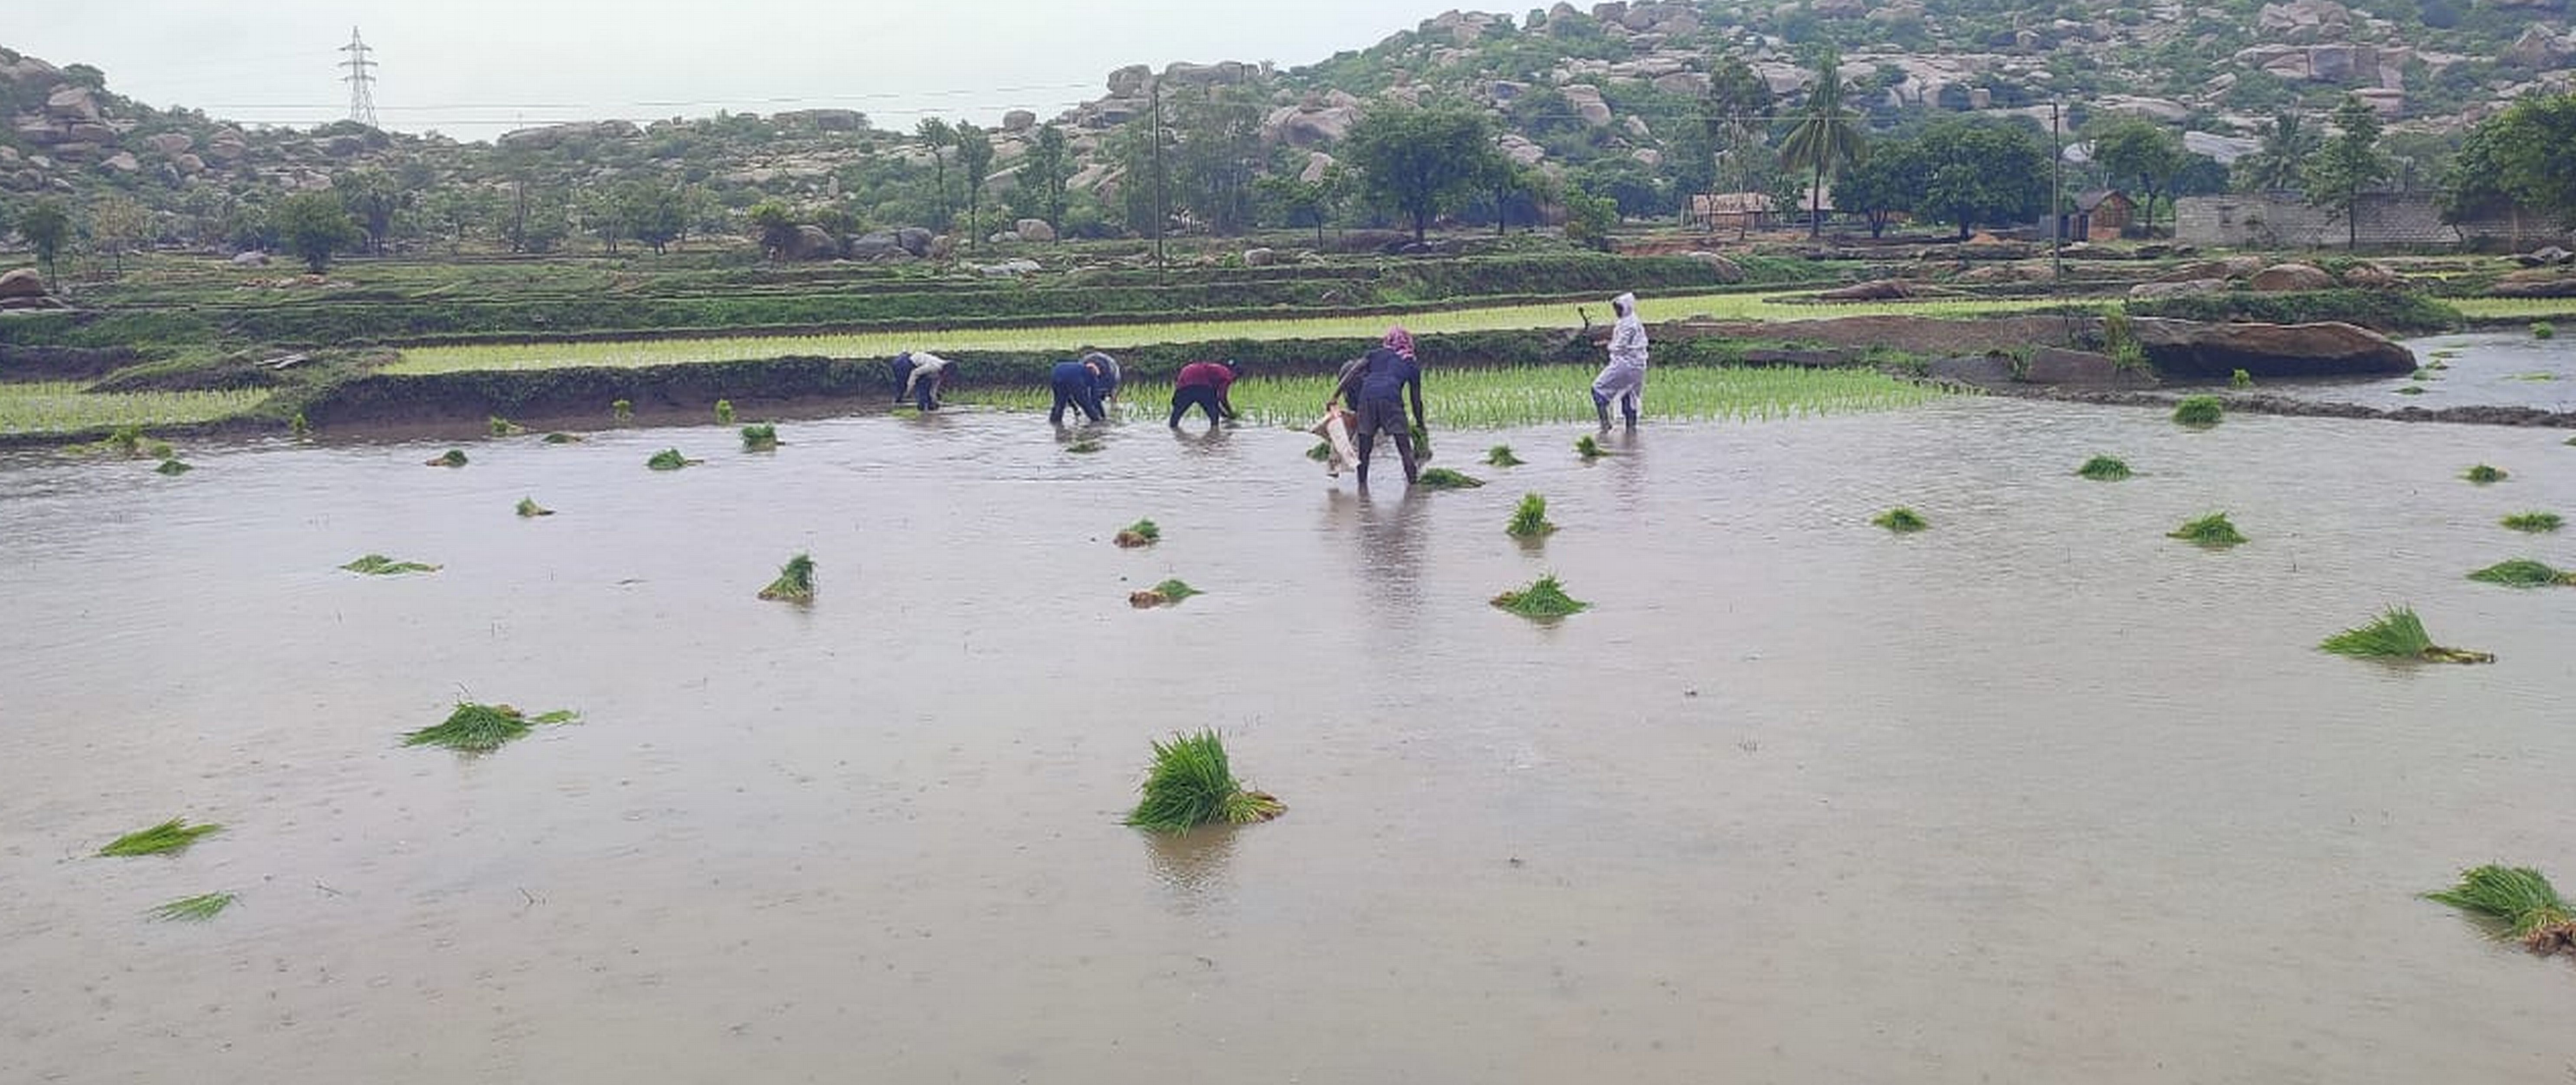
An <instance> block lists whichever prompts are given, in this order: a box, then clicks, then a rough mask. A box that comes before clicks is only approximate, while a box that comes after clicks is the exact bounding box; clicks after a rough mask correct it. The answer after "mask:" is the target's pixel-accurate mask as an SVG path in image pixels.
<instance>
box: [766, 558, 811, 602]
mask: <svg viewBox="0 0 2576 1085" xmlns="http://www.w3.org/2000/svg"><path fill="white" fill-rule="evenodd" d="M760 597H761V598H763V599H771V600H776V601H780V602H787V603H811V602H813V601H814V558H813V556H812V555H809V554H798V555H796V556H795V557H792V558H789V559H787V564H785V565H782V566H780V567H779V569H778V579H776V580H772V581H770V582H769V586H768V587H766V588H762V589H760Z"/></svg>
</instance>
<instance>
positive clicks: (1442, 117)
mask: <svg viewBox="0 0 2576 1085" xmlns="http://www.w3.org/2000/svg"><path fill="white" fill-rule="evenodd" d="M1343 147H1344V149H1345V151H1346V152H1347V153H1346V155H1345V160H1346V161H1348V162H1349V163H1350V164H1351V165H1352V167H1353V168H1355V169H1357V170H1358V171H1359V175H1360V183H1361V185H1362V187H1363V189H1364V190H1365V191H1366V192H1367V193H1368V195H1369V197H1370V199H1372V200H1374V201H1377V202H1379V203H1382V204H1385V205H1388V206H1391V207H1393V208H1394V209H1395V210H1396V212H1397V213H1399V214H1402V215H1404V216H1405V217H1407V218H1409V219H1412V220H1413V240H1414V242H1415V243H1416V244H1419V243H1421V242H1422V241H1423V239H1424V235H1425V234H1426V232H1427V231H1429V229H1430V228H1431V220H1432V219H1433V218H1435V217H1438V216H1439V214H1440V213H1441V212H1442V211H1445V210H1451V209H1454V208H1456V207H1458V206H1459V205H1461V204H1462V203H1464V202H1466V201H1468V200H1471V199H1473V198H1475V196H1476V195H1477V194H1478V190H1479V187H1480V182H1481V180H1482V179H1483V178H1484V176H1485V171H1486V169H1487V168H1488V167H1487V165H1486V161H1487V159H1488V158H1489V157H1490V156H1492V155H1493V154H1494V149H1493V134H1492V130H1491V128H1490V127H1489V126H1488V122H1487V121H1486V120H1485V117H1484V114H1482V113H1476V112H1471V111H1469V110H1466V109H1462V108H1458V107H1454V106H1435V107H1431V108H1421V107H1415V106H1403V105H1384V106H1379V107H1377V108H1373V109H1370V110H1369V111H1368V112H1367V113H1365V114H1363V115H1361V117H1360V119H1359V122H1358V123H1356V124H1353V125H1352V126H1351V134H1350V136H1349V138H1347V139H1346V140H1344V141H1343Z"/></svg>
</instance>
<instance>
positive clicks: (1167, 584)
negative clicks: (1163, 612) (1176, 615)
mask: <svg viewBox="0 0 2576 1085" xmlns="http://www.w3.org/2000/svg"><path fill="white" fill-rule="evenodd" d="M1154 594H1156V595H1160V596H1162V597H1163V598H1164V599H1167V600H1169V601H1171V602H1174V603H1178V602H1180V601H1181V600H1184V599H1187V598H1189V597H1191V596H1193V595H1205V594H1207V593H1206V592H1202V591H1200V590H1198V589H1197V588H1193V587H1191V586H1189V585H1188V584H1186V583H1184V582H1182V581H1180V580H1178V579H1173V580H1166V581H1164V582H1162V583H1160V584H1156V585H1154Z"/></svg>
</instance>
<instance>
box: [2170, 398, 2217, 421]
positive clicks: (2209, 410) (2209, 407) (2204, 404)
mask: <svg viewBox="0 0 2576 1085" xmlns="http://www.w3.org/2000/svg"><path fill="white" fill-rule="evenodd" d="M2225 417H2227V404H2226V403H2225V402H2224V401H2222V400H2220V399H2219V398H2218V397H2217V396H2184V397H2183V399H2182V402H2180V403H2176V404H2174V413H2173V420H2174V421H2176V422H2179V423H2181V424H2183V425H2186V426H2215V425H2217V424H2218V421H2219V419H2222V418H2225Z"/></svg>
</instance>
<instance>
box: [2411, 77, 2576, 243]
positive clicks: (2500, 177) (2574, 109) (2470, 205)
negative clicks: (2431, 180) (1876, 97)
mask: <svg viewBox="0 0 2576 1085" xmlns="http://www.w3.org/2000/svg"><path fill="white" fill-rule="evenodd" d="M2570 147H2576V94H2557V95H2549V96H2545V97H2544V96H2540V95H2531V96H2527V97H2525V98H2523V99H2522V100H2520V101H2518V102H2515V103H2514V104H2513V106H2512V108H2509V109H2507V110H2505V111H2504V112H2503V113H2500V114H2497V115H2496V116H2494V117H2491V118H2488V119H2487V120H2486V121H2485V122H2483V123H2481V124H2479V125H2478V126H2477V128H2475V129H2473V130H2471V131H2470V133H2469V138H2468V141H2467V142H2466V143H2464V144H2463V145H2462V146H2461V148H2460V153H2459V157H2458V158H2456V159H2455V160H2454V161H2453V165H2452V170H2451V174H2450V177H2449V179H2448V181H2447V182H2446V183H2445V184H2444V186H2443V206H2444V210H2445V213H2446V214H2447V215H2449V216H2450V217H2452V218H2453V219H2454V220H2455V221H2456V220H2459V219H2465V218H2472V217H2476V215H2478V214H2480V213H2484V212H2493V211H2499V210H2504V209H2508V208H2513V207H2522V208H2528V209H2530V210H2532V211H2536V212H2539V213H2541V214H2544V215H2547V216H2549V217H2550V218H2551V219H2553V220H2555V221H2557V222H2558V223H2559V224H2560V225H2562V226H2576V157H2571V156H2570V155H2569V153H2568V148H2570Z"/></svg>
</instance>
